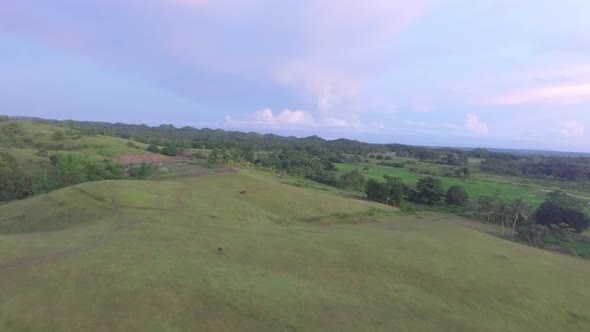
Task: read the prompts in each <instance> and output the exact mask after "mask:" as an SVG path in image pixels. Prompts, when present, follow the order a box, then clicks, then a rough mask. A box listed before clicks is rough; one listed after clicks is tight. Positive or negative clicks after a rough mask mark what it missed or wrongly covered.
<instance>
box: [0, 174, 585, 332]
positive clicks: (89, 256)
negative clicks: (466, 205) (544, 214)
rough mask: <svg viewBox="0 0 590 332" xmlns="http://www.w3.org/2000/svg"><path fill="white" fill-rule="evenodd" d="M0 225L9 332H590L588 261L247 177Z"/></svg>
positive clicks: (97, 199)
mask: <svg viewBox="0 0 590 332" xmlns="http://www.w3.org/2000/svg"><path fill="white" fill-rule="evenodd" d="M242 190H245V191H246V193H245V194H240V191H242ZM382 209H387V210H382ZM47 211H48V212H47ZM44 212H47V215H46V216H44V215H43V213H44ZM0 216H1V217H0V225H1V227H0V233H2V234H1V235H0V330H3V331H62V330H66V331H67V330H70V331H130V330H131V331H429V330H436V331H444V330H447V331H475V330H477V331H587V330H589V329H590V315H589V314H588V313H587V308H588V307H589V306H590V279H588V278H587V276H588V275H589V274H590V263H589V262H587V261H581V260H578V259H574V258H571V257H566V256H560V255H557V254H553V253H550V252H545V251H541V250H537V249H534V248H530V247H525V246H522V245H519V244H516V243H511V242H508V241H504V240H501V239H499V238H497V237H495V236H491V235H488V234H486V233H485V232H482V231H480V230H477V229H474V228H473V227H470V225H471V224H469V223H467V222H465V221H462V220H459V219H457V220H454V219H452V217H449V216H446V215H438V214H422V215H419V216H405V215H401V214H399V213H398V212H397V211H396V210H394V209H388V208H386V207H384V206H382V205H375V204H372V203H369V202H364V201H359V200H351V199H346V198H343V197H339V196H337V195H335V194H332V193H322V192H318V191H313V190H305V189H301V188H296V187H293V186H289V185H285V184H280V183H277V182H276V181H274V180H272V179H269V178H268V177H264V176H259V175H256V174H244V173H231V174H216V175H210V176H201V177H182V178H179V179H176V180H175V179H169V180H165V181H164V180H163V181H158V182H147V181H146V182H128V181H110V182H98V183H86V184H82V185H79V186H76V187H72V188H67V189H63V190H59V191H56V192H54V193H51V194H49V195H45V196H39V197H35V198H32V199H29V200H25V201H21V202H15V203H11V204H7V205H4V206H0ZM219 247H222V248H224V253H223V254H218V253H217V248H219Z"/></svg>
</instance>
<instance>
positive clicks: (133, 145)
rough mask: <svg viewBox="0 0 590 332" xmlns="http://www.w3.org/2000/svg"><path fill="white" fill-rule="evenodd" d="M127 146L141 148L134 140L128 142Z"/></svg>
mask: <svg viewBox="0 0 590 332" xmlns="http://www.w3.org/2000/svg"><path fill="white" fill-rule="evenodd" d="M127 146H128V147H130V148H133V149H139V146H138V145H137V144H135V143H134V142H132V141H129V142H127Z"/></svg>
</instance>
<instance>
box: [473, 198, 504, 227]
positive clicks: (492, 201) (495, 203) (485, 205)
mask: <svg viewBox="0 0 590 332" xmlns="http://www.w3.org/2000/svg"><path fill="white" fill-rule="evenodd" d="M499 207H500V201H499V199H498V198H497V197H492V196H481V197H479V198H478V199H477V208H478V210H477V212H479V215H480V217H481V219H484V220H485V221H487V222H490V219H491V217H492V216H493V215H494V213H495V212H496V210H497V209H498V208H499Z"/></svg>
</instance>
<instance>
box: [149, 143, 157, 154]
mask: <svg viewBox="0 0 590 332" xmlns="http://www.w3.org/2000/svg"><path fill="white" fill-rule="evenodd" d="M146 151H147V152H153V153H160V149H159V148H158V147H157V146H155V145H153V144H151V145H150V146H148V147H147V150H146Z"/></svg>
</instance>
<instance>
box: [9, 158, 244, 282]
mask: <svg viewBox="0 0 590 332" xmlns="http://www.w3.org/2000/svg"><path fill="white" fill-rule="evenodd" d="M233 172H236V170H234V169H232V168H227V167H226V168H217V169H213V170H212V171H210V172H203V171H202V170H197V171H194V173H193V174H191V175H192V176H194V177H198V176H207V175H214V174H224V173H233ZM106 183H107V188H108V195H109V196H110V198H111V211H112V212H113V213H114V215H115V218H116V220H115V223H114V225H113V226H112V227H111V228H110V229H109V230H107V231H106V232H104V233H103V234H101V235H100V236H99V238H98V239H96V240H94V241H92V242H90V243H87V244H84V245H81V246H78V247H75V248H71V249H66V250H62V251H58V252H55V253H52V254H48V255H44V256H39V257H35V258H30V259H27V260H23V261H18V262H13V263H8V264H6V265H0V273H1V272H5V271H9V270H13V269H17V268H21V267H26V266H32V265H37V264H40V263H45V262H50V261H54V260H56V259H59V258H63V257H68V256H72V255H74V254H78V253H81V252H85V251H89V250H92V249H95V248H97V247H99V246H101V245H103V244H104V243H105V242H107V241H108V240H109V239H110V238H111V237H112V236H113V235H114V234H116V233H118V232H120V231H122V230H125V229H127V228H130V227H133V226H136V225H138V224H140V223H142V222H141V221H135V222H134V221H131V220H127V219H125V217H124V215H123V212H122V211H121V205H120V204H119V203H118V202H117V200H116V198H115V193H114V191H113V190H112V188H111V181H110V180H107V181H106ZM188 189H189V188H188V186H187V185H186V184H184V185H183V186H182V188H181V189H179V190H178V191H177V193H176V207H177V209H178V210H180V211H182V210H184V208H185V202H184V198H183V197H184V194H185V193H186V191H187V190H188ZM155 211H156V212H154V214H153V215H156V214H158V213H162V212H163V211H167V210H157V209H156V210H155ZM151 216H152V215H150V216H148V218H149V217H151Z"/></svg>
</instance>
